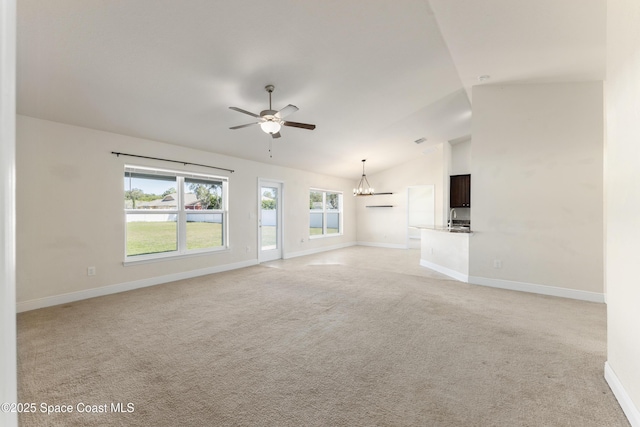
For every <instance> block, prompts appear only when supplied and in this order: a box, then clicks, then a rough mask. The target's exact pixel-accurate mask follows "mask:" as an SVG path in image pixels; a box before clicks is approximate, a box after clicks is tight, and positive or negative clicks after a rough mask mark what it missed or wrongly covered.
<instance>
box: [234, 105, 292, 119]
mask: <svg viewBox="0 0 640 427" xmlns="http://www.w3.org/2000/svg"><path fill="white" fill-rule="evenodd" d="M285 108H286V107H285ZM229 109H231V110H234V111H237V112H239V113H244V114H248V115H250V116H253V117H260V116H259V115H257V114H254V113H252V112H250V111H247V110H243V109H242V108H238V107H229Z"/></svg>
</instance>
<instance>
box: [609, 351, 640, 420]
mask: <svg viewBox="0 0 640 427" xmlns="http://www.w3.org/2000/svg"><path fill="white" fill-rule="evenodd" d="M604 379H605V380H606V381H607V384H609V387H610V388H611V391H612V392H613V395H614V396H615V397H616V399H617V400H618V403H619V404H620V406H621V407H622V411H623V412H624V414H625V415H626V416H627V419H628V420H629V424H631V425H632V427H640V411H639V410H638V408H637V407H636V405H634V404H633V400H631V397H629V394H627V391H626V390H625V388H624V386H623V385H622V383H621V382H620V379H619V378H618V376H617V375H616V373H615V372H614V371H613V368H611V365H610V364H609V362H608V361H607V362H604Z"/></svg>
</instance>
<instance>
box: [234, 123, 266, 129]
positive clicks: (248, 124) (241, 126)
mask: <svg viewBox="0 0 640 427" xmlns="http://www.w3.org/2000/svg"><path fill="white" fill-rule="evenodd" d="M259 123H260V122H255V123H247V124H246V125H240V126H233V127H230V128H229V129H241V128H246V127H249V126H253V125H257V124H259Z"/></svg>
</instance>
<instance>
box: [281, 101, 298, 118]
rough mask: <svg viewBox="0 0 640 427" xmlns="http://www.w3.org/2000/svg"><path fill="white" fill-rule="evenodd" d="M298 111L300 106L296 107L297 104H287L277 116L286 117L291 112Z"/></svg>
mask: <svg viewBox="0 0 640 427" xmlns="http://www.w3.org/2000/svg"><path fill="white" fill-rule="evenodd" d="M296 111H298V107H296V106H295V105H291V104H289V105H287V106H286V107H284V108H283V109H282V110H280V111H278V112H277V113H276V114H275V116H276V117H277V118H279V119H284V118H285V117H287V116H288V115H289V114H293V113H295V112H296Z"/></svg>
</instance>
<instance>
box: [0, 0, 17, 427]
mask: <svg viewBox="0 0 640 427" xmlns="http://www.w3.org/2000/svg"><path fill="white" fill-rule="evenodd" d="M15 119H16V3H15V1H14V0H2V1H1V2H0V173H2V178H1V179H0V403H4V402H8V403H11V402H17V401H18V398H17V380H16V280H15V275H16V257H15V256H16V254H15V219H16V214H15V183H16V182H15V164H16V162H15ZM0 425H2V426H7V427H11V426H16V425H18V418H17V415H16V413H12V412H6V411H0Z"/></svg>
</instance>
